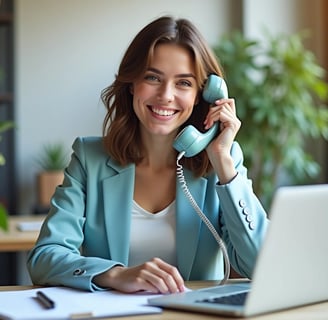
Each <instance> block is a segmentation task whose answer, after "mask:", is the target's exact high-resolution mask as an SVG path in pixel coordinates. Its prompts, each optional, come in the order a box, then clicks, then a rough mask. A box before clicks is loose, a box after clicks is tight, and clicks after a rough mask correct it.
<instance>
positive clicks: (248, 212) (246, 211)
mask: <svg viewBox="0 0 328 320" xmlns="http://www.w3.org/2000/svg"><path fill="white" fill-rule="evenodd" d="M250 213H251V212H250V211H249V209H248V208H244V209H243V214H244V215H245V216H248V215H249V214H250Z"/></svg>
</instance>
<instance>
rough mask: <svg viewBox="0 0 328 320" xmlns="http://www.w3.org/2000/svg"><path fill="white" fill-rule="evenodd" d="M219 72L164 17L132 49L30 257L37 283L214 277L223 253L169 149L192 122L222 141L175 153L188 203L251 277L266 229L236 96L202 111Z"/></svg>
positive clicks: (160, 286)
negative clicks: (246, 162)
mask: <svg viewBox="0 0 328 320" xmlns="http://www.w3.org/2000/svg"><path fill="white" fill-rule="evenodd" d="M210 74H217V75H219V76H222V72H221V70H220V68H219V66H218V63H217V61H216V58H215V56H214V55H213V53H212V51H211V49H210V48H209V46H208V45H207V44H206V43H205V41H204V39H203V38H202V36H201V35H200V33H199V31H198V30H197V29H196V28H195V27H194V26H193V24H192V23H191V22H189V21H187V20H184V19H179V20H175V19H173V18H171V17H161V18H159V19H156V20H155V21H153V22H151V23H150V24H149V25H147V26H146V27H144V28H143V29H142V30H141V31H140V32H139V33H138V34H137V36H136V37H135V38H134V40H133V41H132V43H131V44H130V46H129V47H128V49H127V51H126V53H125V55H124V57H123V59H122V62H121V64H120V67H119V71H118V74H117V77H116V79H115V81H114V82H113V83H112V85H111V86H109V87H108V88H107V89H105V90H104V91H103V93H102V99H103V102H104V104H105V106H106V108H107V115H106V117H105V120H104V127H103V133H104V134H103V137H88V138H77V139H76V141H75V142H74V144H73V151H74V152H73V154H72V159H71V162H70V164H69V166H68V167H67V169H66V170H65V178H64V181H63V184H62V185H61V186H59V187H58V188H57V190H56V192H55V194H54V196H53V198H52V201H51V209H50V212H49V214H48V216H47V219H46V221H45V222H44V224H43V227H42V229H41V232H40V236H39V239H38V241H37V243H36V245H35V247H34V248H33V250H31V252H30V254H29V257H28V269H29V272H30V275H31V279H32V281H33V282H34V283H35V284H41V285H42V284H47V285H64V286H70V287H75V288H80V289H85V290H90V291H94V290H103V289H109V288H110V289H116V290H120V291H123V292H137V291H140V290H147V291H150V292H155V293H169V292H181V291H183V290H184V280H208V279H221V278H222V277H223V273H224V272H223V269H224V268H223V257H222V251H221V249H220V248H219V246H218V245H217V243H216V242H215V239H214V238H213V236H212V234H211V233H210V231H209V230H208V228H207V227H206V226H205V225H204V224H203V223H202V221H201V220H200V218H199V217H198V216H197V214H196V213H195V210H194V209H193V207H192V206H191V205H190V203H189V201H188V199H187V197H186V196H185V195H184V193H183V191H182V189H181V188H180V186H179V183H178V182H177V176H176V158H177V155H178V153H177V151H176V150H175V149H174V148H173V146H172V144H173V141H174V139H175V137H176V136H177V134H178V132H179V131H180V130H181V129H182V128H183V127H185V126H186V125H188V124H193V125H194V126H196V127H197V128H199V129H200V130H201V129H203V130H207V129H209V128H211V127H212V126H213V124H214V123H216V122H218V121H219V123H220V133H219V134H218V136H217V137H216V138H215V139H214V140H213V141H212V142H211V143H210V144H209V145H208V146H207V148H206V150H203V151H202V152H201V153H199V154H198V155H196V156H193V157H190V158H183V159H182V160H181V163H182V164H183V167H184V169H185V177H186V181H187V185H188V187H189V188H190V191H191V193H192V194H193V195H194V197H195V201H196V202H197V204H198V206H199V207H200V208H201V210H202V211H203V212H204V213H205V214H206V216H207V218H208V219H209V220H210V221H211V222H212V223H213V224H214V226H215V228H216V229H217V231H218V233H219V234H220V235H221V237H222V238H223V240H224V242H225V244H226V248H227V252H228V254H229V257H230V262H231V264H232V266H233V267H234V269H235V270H236V271H237V272H239V273H240V274H241V275H244V276H246V277H251V275H252V272H253V268H254V264H255V260H256V256H257V254H258V250H259V248H260V246H261V243H262V240H263V237H264V236H265V232H266V228H267V223H268V222H267V218H266V213H265V211H264V209H263V208H262V206H261V204H260V202H259V201H258V199H257V198H256V196H255V195H254V194H253V191H252V187H251V183H250V181H249V180H248V178H247V176H246V168H245V167H244V166H243V155H242V151H241V149H240V147H239V145H238V143H237V142H234V139H235V136H236V134H237V132H238V130H239V128H240V121H239V119H238V118H237V116H236V109H235V102H234V99H231V98H226V99H219V100H217V101H215V103H214V104H213V106H212V107H211V108H209V106H208V103H207V102H205V101H204V100H203V98H202V94H201V93H202V89H203V86H204V83H205V81H206V79H207V77H208V76H209V75H210Z"/></svg>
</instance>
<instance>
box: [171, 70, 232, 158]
mask: <svg viewBox="0 0 328 320" xmlns="http://www.w3.org/2000/svg"><path fill="white" fill-rule="evenodd" d="M203 98H204V100H205V101H207V102H209V103H214V102H215V101H216V100H218V99H222V98H228V88H227V85H226V83H225V81H224V80H223V79H222V78H221V77H219V76H217V75H215V74H211V75H210V76H209V77H208V79H207V81H206V84H205V87H204V90H203ZM218 130H219V124H218V123H215V124H214V125H213V126H212V127H211V128H210V129H209V130H207V131H206V132H205V133H201V132H199V131H198V130H197V129H196V128H195V127H193V126H192V125H189V126H187V127H185V128H184V129H183V130H182V131H181V132H180V133H179V134H178V135H177V136H176V138H175V140H174V142H173V147H174V148H175V149H176V150H177V151H179V152H180V153H181V152H183V155H184V156H185V157H192V156H194V155H196V154H197V153H199V152H201V151H202V150H203V149H205V148H206V147H207V146H208V144H209V143H210V142H211V141H212V140H213V139H214V137H215V136H216V135H217V132H218Z"/></svg>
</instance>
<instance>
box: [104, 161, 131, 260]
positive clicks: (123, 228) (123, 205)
mask: <svg viewBox="0 0 328 320" xmlns="http://www.w3.org/2000/svg"><path fill="white" fill-rule="evenodd" d="M109 164H110V165H111V166H112V168H113V169H115V170H116V171H117V174H115V175H113V176H111V177H108V178H106V179H104V180H103V198H104V209H105V210H104V211H105V223H106V232H107V238H108V244H109V249H110V255H111V259H112V260H116V261H120V262H122V263H124V264H127V263H128V256H129V242H130V226H131V210H132V200H133V192H134V176H135V174H134V173H135V167H134V165H130V166H128V167H120V166H117V165H115V164H113V163H109Z"/></svg>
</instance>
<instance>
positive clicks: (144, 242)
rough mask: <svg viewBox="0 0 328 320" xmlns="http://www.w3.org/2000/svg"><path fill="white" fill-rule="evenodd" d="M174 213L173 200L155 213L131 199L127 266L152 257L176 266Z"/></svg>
mask: <svg viewBox="0 0 328 320" xmlns="http://www.w3.org/2000/svg"><path fill="white" fill-rule="evenodd" d="M175 214H176V212H175V201H173V202H172V203H171V204H170V205H169V206H168V207H166V208H165V209H163V210H162V211H160V212H158V213H155V214H154V213H150V212H148V211H146V210H144V209H143V208H142V207H140V206H139V205H138V204H137V203H136V202H135V201H133V205H132V219H131V234H130V253H129V266H135V265H139V264H142V263H144V262H146V261H149V260H150V259H152V258H154V257H158V258H161V259H162V260H164V261H165V262H167V263H169V264H171V265H174V266H176V245H175V226H176V222H175Z"/></svg>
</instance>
